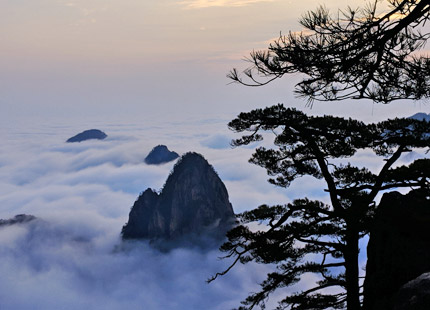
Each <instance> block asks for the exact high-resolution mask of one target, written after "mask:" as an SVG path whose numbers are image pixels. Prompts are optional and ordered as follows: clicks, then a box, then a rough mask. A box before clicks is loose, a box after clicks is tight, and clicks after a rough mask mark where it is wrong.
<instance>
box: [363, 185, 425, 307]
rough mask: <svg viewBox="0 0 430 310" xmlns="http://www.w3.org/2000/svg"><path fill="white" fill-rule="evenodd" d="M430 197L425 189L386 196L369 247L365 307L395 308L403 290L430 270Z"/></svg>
mask: <svg viewBox="0 0 430 310" xmlns="http://www.w3.org/2000/svg"><path fill="white" fill-rule="evenodd" d="M429 198H430V191H429V190H424V189H419V190H413V191H411V192H409V193H408V194H406V195H402V194H400V193H398V192H392V193H387V194H385V195H384V196H383V197H382V199H381V203H380V205H379V207H378V209H377V211H376V215H375V222H374V225H373V227H372V229H371V231H370V239H369V244H368V246H367V256H368V261H367V267H366V279H365V283H364V309H366V310H380V309H384V310H392V309H395V308H394V306H395V305H396V301H395V300H396V295H397V292H398V291H399V289H400V288H401V287H402V286H403V285H404V284H406V283H407V282H409V281H411V280H413V279H415V278H417V277H418V276H420V275H421V274H423V273H424V272H428V271H430V246H429V245H430V199H429ZM414 309H418V308H414ZM426 309H430V305H429V307H428V308H426Z"/></svg>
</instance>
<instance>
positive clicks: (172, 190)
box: [122, 153, 235, 240]
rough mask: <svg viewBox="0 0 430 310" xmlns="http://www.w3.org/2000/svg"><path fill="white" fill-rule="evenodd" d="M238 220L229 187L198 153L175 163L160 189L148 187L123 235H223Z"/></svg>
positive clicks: (174, 237)
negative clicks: (230, 198)
mask: <svg viewBox="0 0 430 310" xmlns="http://www.w3.org/2000/svg"><path fill="white" fill-rule="evenodd" d="M234 221H235V217H234V212H233V208H232V205H231V203H230V202H229V198H228V193H227V189H226V187H225V185H224V183H223V182H222V181H221V179H220V178H219V176H218V175H217V173H216V172H215V170H214V169H213V167H212V166H211V165H210V164H209V163H208V162H207V161H206V159H205V158H203V156H202V155H200V154H197V153H187V154H185V155H184V156H182V157H181V158H180V159H179V161H178V163H177V164H176V165H175V167H174V169H173V170H172V172H171V174H170V175H169V177H168V178H167V181H166V183H165V185H164V187H163V189H162V191H161V192H160V193H157V192H155V191H154V190H152V189H150V188H148V189H147V190H145V191H144V192H143V193H142V194H141V195H140V196H139V198H138V199H137V200H136V202H135V203H134V205H133V207H132V209H131V211H130V214H129V220H128V223H127V224H126V225H124V227H123V229H122V237H123V239H149V240H160V239H162V240H178V239H180V238H182V237H184V236H191V235H194V236H196V235H198V236H208V237H211V238H218V239H220V238H223V237H224V235H225V233H226V231H227V230H229V229H230V228H231V227H232V225H233V223H234Z"/></svg>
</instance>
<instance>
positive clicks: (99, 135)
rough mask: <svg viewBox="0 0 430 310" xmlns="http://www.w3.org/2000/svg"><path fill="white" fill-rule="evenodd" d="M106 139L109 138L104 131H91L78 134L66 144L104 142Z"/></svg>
mask: <svg viewBox="0 0 430 310" xmlns="http://www.w3.org/2000/svg"><path fill="white" fill-rule="evenodd" d="M106 137H107V134H105V133H104V132H103V131H101V130H99V129H89V130H85V131H83V132H81V133H78V134H77V135H76V136H73V137H71V138H69V139H68V140H67V141H66V142H68V143H71V142H82V141H86V140H91V139H97V140H103V139H105V138H106Z"/></svg>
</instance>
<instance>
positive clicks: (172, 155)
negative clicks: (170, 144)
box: [145, 145, 179, 165]
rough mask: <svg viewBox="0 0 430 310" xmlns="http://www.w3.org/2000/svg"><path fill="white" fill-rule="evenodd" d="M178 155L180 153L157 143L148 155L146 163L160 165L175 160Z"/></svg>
mask: <svg viewBox="0 0 430 310" xmlns="http://www.w3.org/2000/svg"><path fill="white" fill-rule="evenodd" d="M178 157H179V155H178V153H176V152H171V151H169V149H168V148H167V146H165V145H157V146H156V147H154V148H153V149H152V151H151V152H149V154H148V156H146V158H145V163H147V164H148V165H160V164H164V163H167V162H169V161H172V160H175V159H176V158H178Z"/></svg>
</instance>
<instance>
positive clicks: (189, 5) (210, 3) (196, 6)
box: [179, 0, 275, 9]
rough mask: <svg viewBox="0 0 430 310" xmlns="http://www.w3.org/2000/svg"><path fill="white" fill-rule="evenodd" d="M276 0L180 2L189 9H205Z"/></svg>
mask: <svg viewBox="0 0 430 310" xmlns="http://www.w3.org/2000/svg"><path fill="white" fill-rule="evenodd" d="M273 1H275V0H185V1H181V2H179V3H180V4H182V5H185V7H186V8H189V9H203V8H210V7H242V6H247V5H251V4H255V3H259V2H273Z"/></svg>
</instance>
